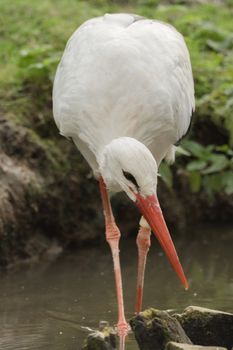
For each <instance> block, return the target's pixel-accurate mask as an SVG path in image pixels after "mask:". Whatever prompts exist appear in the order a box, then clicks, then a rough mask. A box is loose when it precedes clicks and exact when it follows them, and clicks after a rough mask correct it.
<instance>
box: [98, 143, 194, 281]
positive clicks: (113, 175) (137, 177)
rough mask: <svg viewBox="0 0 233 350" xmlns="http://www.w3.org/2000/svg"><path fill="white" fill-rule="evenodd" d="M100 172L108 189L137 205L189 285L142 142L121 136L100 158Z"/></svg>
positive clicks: (149, 156) (152, 165)
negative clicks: (126, 196)
mask: <svg viewBox="0 0 233 350" xmlns="http://www.w3.org/2000/svg"><path fill="white" fill-rule="evenodd" d="M99 165H100V173H101V175H102V177H103V179H104V182H105V184H106V186H107V188H108V189H109V190H112V191H114V192H117V191H122V190H123V191H124V192H125V193H126V194H127V195H128V196H129V198H130V199H132V200H133V201H134V202H135V204H136V205H137V207H138V209H139V211H140V212H141V214H142V215H143V216H144V218H145V219H146V221H147V222H148V224H149V225H150V227H151V228H152V230H153V232H154V233H155V235H156V237H157V238H158V240H159V242H160V244H161V245H162V247H163V249H164V250H165V253H166V254H167V256H168V259H169V260H170V262H171V264H172V266H173V268H174V270H175V271H176V273H177V275H178V277H179V278H180V280H181V282H182V283H183V284H184V286H185V288H187V287H188V283H187V281H186V278H185V276H184V272H183V269H182V267H181V264H180V262H179V259H178V256H177V253H176V250H175V247H174V245H173V242H172V240H171V237H170V234H169V231H168V228H167V225H166V223H165V220H164V218H163V214H162V211H161V208H160V205H159V201H158V198H157V174H158V166H157V163H156V161H155V159H154V157H153V155H152V154H151V152H150V151H149V149H148V148H147V147H146V146H145V145H144V144H142V143H141V142H139V141H137V140H135V139H133V138H130V137H121V138H118V139H114V140H113V141H111V143H109V144H108V145H107V146H106V147H105V148H104V150H103V152H102V153H101V156H100V159H99Z"/></svg>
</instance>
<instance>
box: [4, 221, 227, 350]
mask: <svg viewBox="0 0 233 350" xmlns="http://www.w3.org/2000/svg"><path fill="white" fill-rule="evenodd" d="M198 231H199V232H198V234H199V238H196V237H195V235H191V234H189V237H186V238H183V239H178V238H174V241H175V244H176V247H177V251H178V253H179V255H180V259H181V261H182V264H183V267H184V270H185V272H186V275H187V277H188V279H189V283H190V289H189V291H184V290H183V288H182V286H181V285H180V283H179V281H178V280H177V278H176V276H175V274H174V273H173V271H172V269H171V267H170V266H169V264H168V263H167V261H166V258H165V256H164V255H163V253H162V250H161V249H160V247H159V246H158V244H157V242H156V240H155V239H152V248H151V251H150V253H149V257H148V263H147V270H146V276H145V295H144V304H143V308H146V307H150V306H154V307H158V308H161V309H167V308H170V309H171V308H174V309H182V308H184V307H186V306H187V305H191V304H193V305H201V306H205V307H212V308H218V309H222V310H226V311H233V303H232V292H233V276H232V263H233V255H232V242H233V232H232V229H231V228H224V229H223V228H218V229H216V228H214V229H206V228H204V229H203V228H199V229H198ZM121 261H122V270H123V287H124V296H125V309H126V317H127V318H130V317H131V316H132V315H133V312H134V304H135V300H134V298H135V286H136V273H137V272H136V268H137V250H136V245H135V242H134V240H129V239H127V240H126V239H124V236H123V237H122V240H121ZM100 320H107V321H109V322H110V324H112V325H113V324H114V322H116V320H117V303H116V297H115V288H114V276H113V269H112V260H111V253H110V250H109V249H108V246H107V244H106V246H104V247H101V248H100V247H99V248H90V249H85V250H82V251H80V252H77V253H76V254H73V255H68V256H64V257H62V258H60V259H59V260H58V261H56V262H53V263H43V264H41V265H40V266H32V267H27V268H23V269H19V270H17V271H11V272H10V273H8V274H7V275H2V276H1V284H0V327H1V337H0V349H2V350H17V349H20V350H27V349H28V350H29V349H30V350H33V349H36V350H47V349H50V350H64V349H66V350H78V349H80V348H81V344H82V342H83V339H84V338H85V337H86V335H87V334H88V330H87V329H86V328H85V327H90V328H92V329H94V328H97V327H98V323H99V321H100ZM125 348H126V350H133V349H136V348H137V347H136V345H135V343H134V340H133V335H132V334H130V335H129V337H127V339H126V346H125Z"/></svg>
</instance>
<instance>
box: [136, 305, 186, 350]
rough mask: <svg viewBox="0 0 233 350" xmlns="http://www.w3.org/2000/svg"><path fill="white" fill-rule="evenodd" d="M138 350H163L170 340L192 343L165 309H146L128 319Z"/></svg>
mask: <svg viewBox="0 0 233 350" xmlns="http://www.w3.org/2000/svg"><path fill="white" fill-rule="evenodd" d="M130 325H131V328H132V330H133V332H134V334H135V338H136V340H137V343H138V345H139V348H140V350H164V349H165V348H166V345H167V344H168V342H170V341H175V342H178V343H187V344H192V342H191V341H190V339H189V338H188V336H187V335H186V334H185V332H184V330H183V328H182V327H181V325H180V323H179V322H178V321H177V320H176V319H175V318H173V317H171V316H170V315H169V314H168V313H167V312H166V311H160V310H156V309H152V308H151V309H148V310H145V311H144V312H141V313H140V314H139V315H137V316H135V317H134V318H132V319H131V320H130Z"/></svg>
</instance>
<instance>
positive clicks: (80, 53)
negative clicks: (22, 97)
mask: <svg viewBox="0 0 233 350" xmlns="http://www.w3.org/2000/svg"><path fill="white" fill-rule="evenodd" d="M193 110H194V87H193V77H192V70H191V64H190V58H189V53H188V50H187V48H186V45H185V42H184V39H183V37H182V35H181V34H180V33H179V32H177V31H176V29H175V28H173V27H172V26H170V25H168V24H165V23H162V22H159V21H153V20H149V19H145V18H142V17H139V16H135V15H131V14H106V15H104V16H103V17H98V18H94V19H91V20H89V21H87V22H85V23H84V24H83V25H82V26H81V27H80V28H78V29H77V30H76V31H75V33H74V34H73V35H72V36H71V38H70V39H69V41H68V43H67V46H66V49H65V51H64V54H63V57H62V60H61V62H60V64H59V66H58V69H57V72H56V77H55V81H54V89H53V111H54V118H55V121H56V124H57V126H58V128H59V130H60V133H61V134H62V135H64V136H66V137H71V138H72V139H73V140H74V142H75V144H76V145H77V147H78V148H79V150H80V151H81V153H82V154H83V156H84V157H85V158H86V160H87V161H88V163H89V164H90V166H91V167H92V169H93V171H94V173H95V174H96V175H97V176H98V174H99V171H100V169H99V168H100V162H101V157H102V153H103V151H104V149H105V147H106V145H108V144H109V143H110V142H111V141H112V140H114V139H117V138H121V137H130V138H134V139H136V140H137V141H139V142H141V143H142V144H144V145H145V146H146V147H147V148H148V149H149V150H150V151H151V152H152V154H153V156H154V157H155V160H156V163H157V165H159V163H160V162H161V160H162V159H163V158H164V157H165V155H166V154H167V155H168V156H169V155H170V156H171V154H172V153H174V149H173V145H174V144H175V143H176V142H177V140H179V139H180V138H181V137H182V136H183V135H184V134H185V133H186V131H187V129H188V127H189V124H190V119H191V115H192V111H193Z"/></svg>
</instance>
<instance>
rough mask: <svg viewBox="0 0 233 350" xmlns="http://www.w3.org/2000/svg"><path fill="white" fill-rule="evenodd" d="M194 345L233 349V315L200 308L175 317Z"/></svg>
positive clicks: (185, 311)
mask: <svg viewBox="0 0 233 350" xmlns="http://www.w3.org/2000/svg"><path fill="white" fill-rule="evenodd" d="M173 317H175V318H176V319H177V320H178V321H179V322H180V324H181V325H182V327H183V329H184V330H185V332H186V334H187V335H188V337H189V338H190V339H191V340H192V342H193V343H194V344H200V345H209V346H212V345H213V346H222V347H226V348H227V349H229V350H231V349H232V347H233V314H231V313H227V312H223V311H217V310H211V309H207V308H203V307H198V306H189V307H187V308H186V309H185V310H184V312H183V313H182V314H180V315H179V314H175V315H173Z"/></svg>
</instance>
